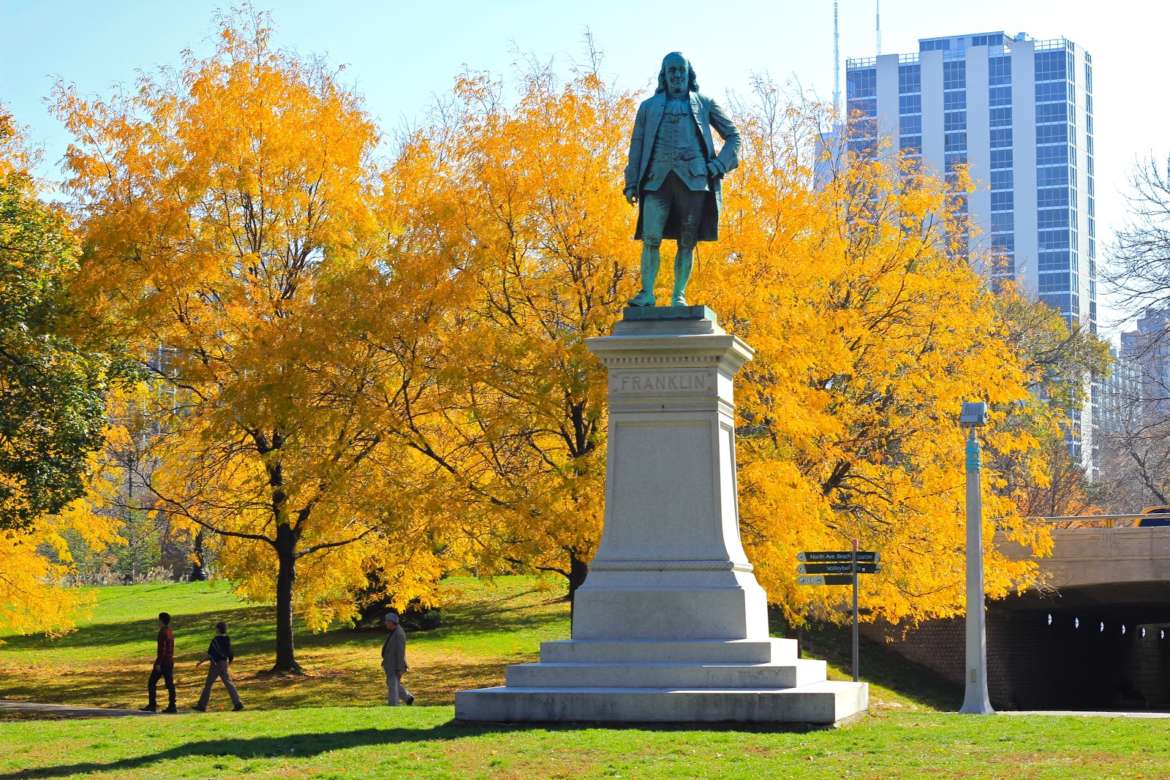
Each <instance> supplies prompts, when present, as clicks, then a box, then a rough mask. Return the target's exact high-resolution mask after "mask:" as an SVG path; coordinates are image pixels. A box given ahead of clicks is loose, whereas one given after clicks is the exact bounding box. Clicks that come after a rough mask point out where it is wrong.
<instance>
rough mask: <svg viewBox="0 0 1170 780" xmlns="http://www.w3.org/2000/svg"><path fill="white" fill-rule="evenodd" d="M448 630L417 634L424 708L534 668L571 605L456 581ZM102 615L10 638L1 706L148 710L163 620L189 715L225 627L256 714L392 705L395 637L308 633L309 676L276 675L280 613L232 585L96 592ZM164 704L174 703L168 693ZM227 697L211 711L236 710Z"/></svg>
mask: <svg viewBox="0 0 1170 780" xmlns="http://www.w3.org/2000/svg"><path fill="white" fill-rule="evenodd" d="M444 587H445V590H446V593H445V597H446V601H447V603H448V605H449V606H447V607H446V608H445V609H444V613H443V620H444V624H443V626H442V627H440V628H438V629H435V630H433V631H425V632H418V633H415V634H412V635H411V636H410V638H409V644H408V661H409V663H410V665H411V672H410V675H409V678H408V681H407V684H408V685H409V686H410V687H411V688H412V689H413V690H417V692H418V698H419V703H421V704H439V703H445V704H450V703H452V702H454V700H455V691H457V690H462V689H464V688H468V687H479V686H484V685H496V684H499V682H500V681H501V680H502V679H503V669H504V667H505V666H507V665H508V664H510V663H518V662H522V661H528V660H532V659H534V658H535V657H536V655H537V653H538V652H539V649H540V642H541V641H543V640H545V639H560V638H564V637H567V636H568V634H569V613H568V604H566V603H565V602H564V601H563V600H562V597H563V594H564V591H563V588H562V587H561V585H560V583H558V582H556V581H554V580H544V579H539V578H535V577H499V578H496V579H494V580H491V581H483V580H477V579H474V578H471V577H452V578H450V579H448V580H447V581H446V582H445V586H444ZM95 590H96V592H97V604H96V606H95V608H94V611H93V614H92V616H90V617H89V618H88V619H87V620H85V621H83V622H82V623H81V624H80V625H79V626H78V630H76V631H74V632H73V633H71V634H69V635H67V636H65V637H62V638H60V639H46V638H44V637H19V636H9V637H0V642H2V644H0V698H4V699H17V700H25V701H39V702H48V703H54V704H56V703H60V704H78V705H90V706H101V707H137V706H141V705H142V704H145V703H146V695H145V686H146V679H147V677H148V676H149V675H150V668H151V664H152V663H153V661H154V649H155V648H154V641H155V639H154V638H155V634H156V633H157V631H158V621H157V618H156V616H157V614H158V613H159V612H160V611H163V610H165V611H167V612H170V613H171V615H172V623H171V625H172V628H173V629H174V632H175V684H176V687H177V688H178V700H179V706H180V707H183V706H190V705H192V704H194V702H195V699H197V698H198V696H199V690H200V689H201V687H202V684H203V679H204V677H205V675H206V668H207V667H206V666H204V667H201V668H200V669H198V670H197V669H196V668H195V662H196V661H197V660H198V659H199V658H201V657H202V655H203V653H204V651H206V649H207V644H208V642H209V641H210V640H211V636H212V634H213V633H214V628H213V627H214V625H215V623H216V621H218V620H226V621H227V622H228V625H229V631H230V634H231V637H232V647H233V649H234V650H235V652H236V655H237V659H236V662H235V663H234V664H232V674H233V676H234V677H235V679H236V683H237V685H238V687H239V689H240V695H241V697H242V698H243V700H244V703H245V704H246V705H247V706H249V707H258V708H261V709H264V708H278V707H296V706H327V705H343V704H344V705H352V704H367V705H369V706H374V705H378V704H381V703H382V701H383V700H384V696H385V678H384V677H383V675H382V670H381V666H380V663H381V660H380V650H381V645H382V640H383V639H384V636H385V635H384V633H383V632H381V631H357V630H351V629H348V628H339V629H336V630H332V631H328V632H325V633H321V634H312V633H310V632H308V631H307V630H305V628H304V627H303V626H298V634H297V657H298V659H299V660H300V663H301V665H302V666H304V667H305V669H306V670H307V672H308V673H307V674H306V675H305V676H303V677H273V676H270V675H268V674H266V672H267V670H268V669H270V668H271V667H272V660H273V642H274V631H275V629H274V627H273V616H272V608H271V607H267V606H257V605H250V604H246V603H243V602H241V601H240V600H239V599H238V598H236V597H235V596H234V595H233V593H232V592H231V590H230V588H229V587H228V586H227V585H226V584H223V583H207V582H200V583H189V584H147V585H131V586H119V587H109V588H96V589H95ZM164 695H165V694H164ZM226 697H227V695H226V693H224V692H223V691H222V689H221V688H217V689H216V690H215V691H214V693H213V698H212V707H213V708H214V707H217V706H226V705H227V698H226Z"/></svg>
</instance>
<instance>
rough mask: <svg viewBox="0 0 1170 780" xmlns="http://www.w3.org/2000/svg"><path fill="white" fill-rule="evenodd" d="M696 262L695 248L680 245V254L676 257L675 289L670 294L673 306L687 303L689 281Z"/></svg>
mask: <svg viewBox="0 0 1170 780" xmlns="http://www.w3.org/2000/svg"><path fill="white" fill-rule="evenodd" d="M694 264H695V248H694V247H693V246H690V247H684V246H680V247H679V248H678V254H677V255H675V257H674V291H673V292H672V293H671V295H670V305H671V306H686V305H687V298H686V291H687V282H689V281H690V280H691V270H692V268H693V267H694Z"/></svg>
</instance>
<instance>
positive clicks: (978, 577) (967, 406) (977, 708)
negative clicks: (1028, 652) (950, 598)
mask: <svg viewBox="0 0 1170 780" xmlns="http://www.w3.org/2000/svg"><path fill="white" fill-rule="evenodd" d="M959 424H960V425H961V426H963V428H965V429H966V430H967V664H966V666H967V676H966V692H965V693H964V694H963V706H962V707H961V708H960V709H959V712H965V713H969V714H973V715H989V714H992V713H994V712H995V710H993V709H992V708H991V700H990V699H989V698H988V696H987V624H986V612H985V609H984V593H983V488H982V484H981V482H980V477H981V475H980V470H981V468H982V463H981V460H982V456H981V453H980V451H979V435H978V429H979V428H981V427H983V426H984V425H986V424H987V404H984V403H982V402H976V403H964V404H963V411H962V413H961V414H960V415H959Z"/></svg>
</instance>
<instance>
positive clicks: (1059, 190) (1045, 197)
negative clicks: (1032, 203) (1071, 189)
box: [1036, 187, 1068, 208]
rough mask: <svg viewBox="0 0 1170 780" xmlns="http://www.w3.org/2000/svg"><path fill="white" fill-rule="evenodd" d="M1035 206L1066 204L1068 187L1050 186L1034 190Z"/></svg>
mask: <svg viewBox="0 0 1170 780" xmlns="http://www.w3.org/2000/svg"><path fill="white" fill-rule="evenodd" d="M1036 206H1037V208H1049V207H1052V206H1068V188H1067V187H1052V188H1050V189H1045V190H1036Z"/></svg>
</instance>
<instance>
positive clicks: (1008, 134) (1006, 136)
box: [991, 127, 1012, 149]
mask: <svg viewBox="0 0 1170 780" xmlns="http://www.w3.org/2000/svg"><path fill="white" fill-rule="evenodd" d="M1011 145H1012V129H1011V128H1010V127H997V128H992V130H991V148H992V149H1003V148H1005V147H1010V146H1011Z"/></svg>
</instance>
